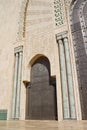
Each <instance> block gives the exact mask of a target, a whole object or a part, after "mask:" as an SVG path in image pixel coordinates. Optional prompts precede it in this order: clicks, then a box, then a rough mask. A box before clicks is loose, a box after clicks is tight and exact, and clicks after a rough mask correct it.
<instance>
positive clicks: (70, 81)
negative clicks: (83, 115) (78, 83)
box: [63, 34, 76, 119]
mask: <svg viewBox="0 0 87 130" xmlns="http://www.w3.org/2000/svg"><path fill="white" fill-rule="evenodd" d="M63 42H64V50H65V59H66V71H67V82H68V90H69V101H70V118H71V119H75V118H76V111H75V99H74V88H73V78H72V71H71V62H70V54H69V43H68V38H67V35H66V34H65V35H63Z"/></svg>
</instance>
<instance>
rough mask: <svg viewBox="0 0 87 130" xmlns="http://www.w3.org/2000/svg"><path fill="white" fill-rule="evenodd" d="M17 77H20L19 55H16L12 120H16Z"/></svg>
mask: <svg viewBox="0 0 87 130" xmlns="http://www.w3.org/2000/svg"><path fill="white" fill-rule="evenodd" d="M17 75H18V53H16V54H15V72H14V89H13V104H12V119H14V118H15V108H16V91H17Z"/></svg>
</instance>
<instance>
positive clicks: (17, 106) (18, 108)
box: [15, 52, 23, 119]
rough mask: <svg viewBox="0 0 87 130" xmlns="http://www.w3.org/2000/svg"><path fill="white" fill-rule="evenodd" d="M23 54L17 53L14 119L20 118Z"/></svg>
mask: <svg viewBox="0 0 87 130" xmlns="http://www.w3.org/2000/svg"><path fill="white" fill-rule="evenodd" d="M22 55H23V52H19V69H18V84H17V103H16V117H15V118H16V119H19V116H20V92H21V76H22V57H23V56H22Z"/></svg>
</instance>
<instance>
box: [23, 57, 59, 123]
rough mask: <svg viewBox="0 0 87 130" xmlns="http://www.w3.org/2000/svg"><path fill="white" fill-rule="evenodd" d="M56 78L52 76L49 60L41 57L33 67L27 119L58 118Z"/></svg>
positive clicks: (28, 90) (28, 88)
mask: <svg viewBox="0 0 87 130" xmlns="http://www.w3.org/2000/svg"><path fill="white" fill-rule="evenodd" d="M56 100H57V99H56V79H55V78H52V77H51V76H50V63H49V60H48V59H47V58H46V57H44V56H42V57H39V58H38V59H37V60H36V61H35V62H34V63H33V64H32V67H31V83H30V84H29V85H28V87H27V110H26V119H31V120H56V119H57V101H56Z"/></svg>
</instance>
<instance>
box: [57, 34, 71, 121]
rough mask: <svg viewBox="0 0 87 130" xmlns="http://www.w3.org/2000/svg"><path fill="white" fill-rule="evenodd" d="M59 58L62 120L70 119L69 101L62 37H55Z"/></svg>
mask: <svg viewBox="0 0 87 130" xmlns="http://www.w3.org/2000/svg"><path fill="white" fill-rule="evenodd" d="M57 42H58V48H59V57H60V72H61V85H62V99H63V114H64V119H69V118H70V112H69V99H68V88H67V77H66V65H65V55H64V45H63V40H62V37H58V36H57Z"/></svg>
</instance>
